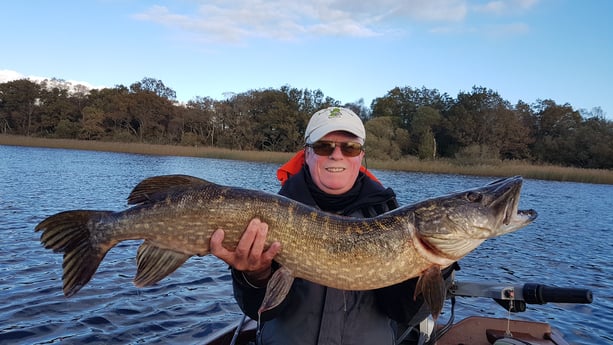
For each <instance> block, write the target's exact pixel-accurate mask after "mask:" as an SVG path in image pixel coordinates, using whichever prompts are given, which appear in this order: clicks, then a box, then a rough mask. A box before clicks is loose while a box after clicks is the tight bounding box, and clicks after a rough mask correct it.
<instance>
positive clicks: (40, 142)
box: [0, 135, 613, 184]
mask: <svg viewBox="0 0 613 345" xmlns="http://www.w3.org/2000/svg"><path fill="white" fill-rule="evenodd" d="M0 145H12V146H31V147H49V148H63V149H77V150H92V151H108V152H123V153H138V154H147V155H162V156H185V157H203V158H220V159H231V160H242V161H256V162H270V163H279V164H280V163H283V162H285V161H287V160H288V159H289V158H291V157H292V155H293V154H292V153H284V152H267V151H239V150H229V149H223V148H215V147H193V146H178V145H155V144H144V143H118V142H105V141H88V140H70V139H48V138H35V137H25V136H13V135H0ZM368 167H369V168H374V169H381V170H401V171H412V172H423V173H435V174H457V175H475V176H512V175H521V176H523V177H525V178H530V179H541V180H556V181H573V182H585V183H596V184H613V171H612V170H604V169H582V168H572V167H561V166H553V165H535V164H529V163H527V162H522V161H501V162H496V163H491V164H462V162H461V161H459V160H450V159H440V160H429V161H428V160H426V161H421V160H418V159H416V158H414V157H408V158H403V159H400V160H397V161H391V160H388V161H384V160H376V159H373V158H369V159H368Z"/></svg>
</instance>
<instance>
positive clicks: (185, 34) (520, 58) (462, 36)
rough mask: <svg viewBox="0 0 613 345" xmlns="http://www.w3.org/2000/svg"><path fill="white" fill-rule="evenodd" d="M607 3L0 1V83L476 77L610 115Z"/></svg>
mask: <svg viewBox="0 0 613 345" xmlns="http://www.w3.org/2000/svg"><path fill="white" fill-rule="evenodd" d="M611 13H613V1H609V0H589V1H577V0H498V1H487V0H484V1H479V0H369V1H354V0H316V1H308V0H279V1H277V0H271V1H265V0H226V1H223V0H219V1H197V0H176V1H139V0H97V1H85V0H83V1H30V0H23V1H4V2H2V5H0V32H2V33H3V34H2V37H3V38H2V45H1V47H2V48H1V50H2V53H1V54H0V82H5V81H7V80H11V79H15V78H24V77H29V78H32V79H36V78H52V77H55V78H60V79H64V80H67V81H73V82H78V83H82V84H84V85H87V86H90V87H113V86H115V85H118V84H123V85H125V86H129V85H130V84H132V83H134V82H136V81H140V80H142V79H143V78H144V77H150V78H155V79H159V80H162V81H163V82H164V84H165V85H166V86H167V87H170V88H172V89H173V90H175V91H176V93H177V98H178V99H179V100H181V101H187V100H190V99H193V98H194V97H196V96H202V97H211V98H213V99H218V100H220V99H223V98H224V94H225V93H227V92H235V93H240V92H245V91H248V90H252V89H264V88H279V87H281V86H283V85H290V86H291V87H295V88H298V89H304V88H308V89H312V90H313V89H320V90H321V91H323V93H324V94H325V95H326V96H330V97H333V98H335V99H337V100H339V101H341V102H342V103H346V102H355V101H357V100H359V99H360V98H363V99H364V101H365V103H366V105H370V102H371V101H372V99H374V98H376V97H381V96H384V95H385V94H386V93H387V92H388V91H389V90H391V89H392V88H394V87H396V86H400V87H404V86H410V87H414V88H421V87H422V86H425V87H427V88H429V89H437V90H439V91H440V92H441V93H443V92H446V93H448V94H449V95H450V96H452V97H456V96H457V94H458V92H460V91H470V90H471V88H472V87H473V86H474V85H477V86H483V87H486V88H490V89H492V90H495V91H497V92H498V93H499V94H500V95H501V96H502V97H503V98H504V99H506V100H508V101H510V102H511V103H512V104H515V103H516V102H517V101H518V100H523V101H524V102H527V103H533V102H535V101H536V100H537V99H552V100H554V101H555V102H556V103H558V104H564V103H569V104H571V105H572V106H573V107H574V108H575V109H587V110H592V108H594V107H601V108H602V110H603V111H604V113H605V114H606V117H607V118H608V119H613V87H611V82H612V81H613V24H611V19H610V16H611Z"/></svg>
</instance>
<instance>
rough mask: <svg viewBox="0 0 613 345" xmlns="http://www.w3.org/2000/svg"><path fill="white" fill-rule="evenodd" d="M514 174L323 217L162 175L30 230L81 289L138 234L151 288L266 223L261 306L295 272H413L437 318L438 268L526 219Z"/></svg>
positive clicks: (377, 276)
mask: <svg viewBox="0 0 613 345" xmlns="http://www.w3.org/2000/svg"><path fill="white" fill-rule="evenodd" d="M521 186H522V179H521V177H519V176H517V177H511V178H507V179H502V180H498V181H495V182H492V183H491V184H488V185H486V186H483V187H481V188H475V189H471V190H467V191H463V192H458V193H454V194H449V195H446V196H441V197H437V198H433V199H428V200H425V201H422V202H418V203H415V204H412V205H408V206H404V207H401V208H398V209H396V210H393V211H390V212H388V213H385V214H383V215H380V216H377V217H375V218H368V219H361V218H348V217H342V216H337V215H332V214H328V213H324V212H322V211H320V210H318V209H315V208H312V207H309V206H306V205H303V204H301V203H298V202H296V201H294V200H291V199H288V198H285V197H283V196H280V195H276V194H271V193H266V192H263V191H256V190H250V189H243V188H234V187H225V186H220V185H217V184H214V183H211V182H208V181H205V180H202V179H199V178H196V177H192V176H186V175H169V176H157V177H151V178H148V179H145V180H143V181H142V182H140V183H139V184H138V185H137V186H136V187H135V188H134V190H133V191H132V192H131V194H130V196H129V197H128V204H130V205H134V206H132V207H131V208H128V209H126V210H124V211H121V212H113V211H93V210H75V211H66V212H61V213H58V214H55V215H53V216H50V217H49V218H47V219H45V220H43V221H42V222H41V223H40V224H38V225H37V226H36V231H42V234H41V239H40V240H41V242H42V243H43V245H44V246H45V248H49V249H52V250H53V251H54V252H61V253H64V261H63V268H64V273H63V285H64V294H65V295H66V296H67V297H69V296H71V295H73V294H75V293H76V292H78V291H79V290H80V289H81V288H82V287H83V286H84V285H85V284H86V283H87V282H88V281H89V280H90V279H91V277H92V275H93V274H94V273H95V271H96V269H97V268H98V265H99V264H100V262H101V261H102V259H103V258H104V256H105V255H106V253H107V252H108V251H109V249H111V248H112V247H113V246H115V245H116V244H117V243H119V242H121V241H125V240H134V239H144V242H143V243H142V245H141V246H140V247H139V249H138V253H137V266H138V269H137V273H136V276H135V278H134V284H135V285H136V286H138V287H142V286H148V285H152V284H154V283H156V282H158V281H159V280H161V279H162V278H164V277H166V276H167V275H169V274H170V273H172V272H173V271H174V270H176V269H177V268H178V267H179V266H181V265H182V264H183V263H184V262H185V261H186V260H187V259H188V258H189V257H191V256H192V255H206V254H209V240H210V238H211V235H212V233H213V232H214V231H215V230H216V229H219V228H222V229H224V230H225V239H224V246H226V247H227V248H235V247H236V245H237V243H238V240H239V239H240V237H241V235H242V233H243V231H244V230H245V227H246V226H247V224H248V223H249V221H250V220H251V219H252V218H254V217H258V218H260V219H261V220H262V221H264V222H266V223H268V225H269V231H268V237H267V241H268V243H267V244H268V245H270V243H272V242H273V241H279V242H280V243H281V245H282V249H281V252H280V253H279V254H278V255H277V256H276V258H275V260H276V261H277V262H278V263H279V264H281V266H282V267H281V268H280V269H278V270H276V271H275V273H274V275H273V277H272V278H271V280H270V282H269V285H268V287H267V294H266V297H265V300H264V302H263V304H262V306H261V308H260V312H262V311H265V310H268V309H270V308H273V307H274V306H276V305H277V304H278V303H280V302H281V301H282V300H283V299H284V298H285V296H286V294H287V291H288V290H289V288H290V287H291V284H292V282H293V279H294V278H295V277H299V278H303V279H306V280H309V281H312V282H315V283H318V284H321V285H326V286H329V287H333V288H338V289H344V290H370V289H377V288H381V287H384V286H389V285H392V284H395V283H399V282H402V281H405V280H407V279H410V278H413V277H417V276H420V279H419V282H418V288H417V292H416V293H417V294H419V293H422V294H423V295H424V298H425V301H426V302H427V303H428V304H429V305H430V308H431V311H432V314H433V316H434V317H437V316H438V314H439V313H440V311H441V309H442V306H443V303H444V299H445V287H444V282H443V280H442V277H441V273H440V270H441V268H444V267H447V266H449V265H451V264H452V263H453V262H455V261H457V260H459V259H460V258H462V257H464V256H465V255H467V254H468V253H469V252H471V251H472V250H473V249H475V248H477V246H479V245H480V244H481V243H482V242H483V241H485V240H486V239H488V238H493V237H496V236H500V235H503V234H506V233H509V232H512V231H515V230H517V229H519V228H521V227H523V226H525V225H527V224H529V223H530V222H531V221H533V220H534V219H535V218H536V212H535V211H533V210H527V211H518V209H517V206H518V202H519V196H520V190H521Z"/></svg>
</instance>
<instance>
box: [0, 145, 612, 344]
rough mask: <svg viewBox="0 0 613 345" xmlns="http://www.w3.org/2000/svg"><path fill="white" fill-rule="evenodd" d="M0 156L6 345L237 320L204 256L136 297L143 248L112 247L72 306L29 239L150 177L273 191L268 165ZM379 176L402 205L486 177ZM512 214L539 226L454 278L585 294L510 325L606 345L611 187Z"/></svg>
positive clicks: (546, 198) (153, 339) (108, 205)
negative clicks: (547, 327)
mask: <svg viewBox="0 0 613 345" xmlns="http://www.w3.org/2000/svg"><path fill="white" fill-rule="evenodd" d="M0 157H2V158H1V160H2V163H1V164H0V179H1V180H2V187H1V189H0V216H1V218H0V219H2V223H3V224H2V227H1V228H0V236H1V237H2V249H3V251H4V254H3V255H2V256H0V292H1V296H2V297H0V298H2V303H1V304H0V343H31V344H49V343H58V342H62V343H85V342H87V343H100V344H102V343H136V342H142V343H188V344H191V343H198V340H199V339H201V338H202V337H204V336H205V335H207V334H209V333H210V332H211V331H213V330H215V329H219V328H221V327H223V326H225V325H227V324H229V323H231V322H233V321H235V320H237V319H238V318H239V315H240V314H239V310H238V308H237V307H236V305H235V304H234V300H233V298H232V291H231V283H230V276H229V272H228V270H227V267H226V265H225V264H223V263H222V262H221V261H219V260H217V259H216V258H214V257H211V256H208V257H200V258H191V259H190V260H188V262H187V263H186V264H185V265H183V266H182V267H181V268H179V269H178V270H177V271H176V272H175V273H173V274H172V275H171V276H170V277H167V278H165V279H164V280H162V281H161V282H160V283H158V284H157V285H156V286H153V287H150V288H143V289H137V288H136V287H134V286H133V285H132V283H131V280H132V277H133V275H134V274H135V271H136V267H135V254H136V248H137V246H138V245H139V242H138V241H126V242H123V243H121V244H119V245H118V246H117V247H115V248H113V249H112V250H111V251H110V252H109V254H108V255H107V256H106V258H105V260H104V261H103V262H102V264H101V265H100V268H99V269H98V271H97V273H96V274H95V275H94V277H93V279H92V280H91V281H90V282H89V283H88V284H87V286H85V287H84V288H83V289H82V290H81V291H80V292H79V293H78V294H77V295H75V296H73V297H71V298H70V299H66V298H64V297H63V295H62V291H61V286H62V282H61V279H62V278H61V265H62V258H61V256H60V255H57V254H53V253H51V252H49V251H48V250H45V249H43V248H42V247H41V245H40V243H39V241H38V236H39V235H38V234H37V233H35V232H34V231H33V229H34V227H35V225H36V224H37V223H38V222H40V221H41V220H42V219H43V218H44V217H46V216H48V215H51V214H53V213H56V212H60V211H65V210H68V209H81V208H83V209H108V210H121V209H123V208H125V207H126V202H125V200H126V197H127V195H128V193H129V192H130V190H131V188H132V187H133V186H134V185H136V184H137V183H138V182H139V181H140V180H142V179H143V178H146V177H149V176H153V175H162V174H188V175H194V176H198V177H201V178H204V179H208V180H210V181H212V182H215V183H219V184H226V185H232V186H241V187H247V188H252V189H261V190H266V191H269V192H276V191H277V190H278V187H279V186H278V183H277V181H276V179H275V171H276V168H277V166H276V165H273V164H262V163H246V162H237V161H229V160H216V159H201V158H184V157H157V156H146V155H134V154H117V153H104V152H89V151H75V150H58V149H43V148H22V147H10V146H0ZM375 174H376V175H377V176H378V177H379V179H380V180H381V181H382V182H383V183H384V184H385V185H387V186H390V187H392V188H393V189H394V190H395V191H396V193H397V194H398V198H399V201H400V202H401V204H408V203H412V202H416V201H419V200H421V199H424V198H428V197H432V196H437V195H440V194H444V193H448V192H452V191H457V190H463V189H467V188H471V187H476V186H480V185H483V184H485V183H488V182H490V181H491V180H492V179H491V178H481V177H466V176H455V175H433V174H416V173H405V172H387V171H375ZM520 207H521V208H534V209H536V210H537V211H538V212H539V218H538V219H537V220H536V222H535V223H534V224H532V225H530V226H528V227H527V228H525V229H522V230H520V231H518V232H516V233H513V234H510V235H506V236H503V237H500V238H496V239H493V240H490V241H486V242H485V243H484V244H483V245H481V247H479V248H478V249H477V250H476V251H474V252H472V253H471V254H469V255H468V256H467V257H466V258H464V259H463V260H462V261H461V262H460V264H461V267H462V270H461V271H460V272H459V273H458V279H459V280H466V281H468V280H471V281H472V280H490V281H491V280H494V281H500V282H503V283H509V284H511V283H517V284H519V283H524V282H537V283H544V284H548V285H556V286H565V287H585V288H589V289H592V291H593V292H594V296H595V300H594V303H593V304H590V305H568V304H566V305H565V304H547V305H542V306H541V305H539V306H534V305H529V306H528V311H527V312H525V313H520V314H515V315H513V317H514V318H517V319H531V320H537V321H544V322H550V323H551V324H552V325H553V326H554V327H555V328H558V329H559V330H560V331H562V333H564V334H565V337H566V339H567V340H568V341H569V342H571V343H573V344H584V343H606V342H607V341H609V342H610V341H612V340H613V338H611V336H610V334H613V326H612V325H613V322H612V321H613V316H612V315H613V312H612V311H613V299H612V298H611V297H609V292H610V290H611V287H612V283H611V277H613V268H612V267H611V264H610V262H611V261H612V258H613V254H611V253H612V252H613V250H612V249H613V248H612V247H613V241H612V236H611V228H612V227H613V215H612V212H611V210H612V209H613V186H606V185H590V184H580V183H561V182H547V181H535V180H528V181H526V182H525V184H524V189H523V192H522V200H521V202H520ZM447 313H448V312H447ZM447 313H444V314H443V316H442V318H443V319H445V318H446V317H447ZM472 314H485V315H493V316H497V317H506V312H505V311H504V310H503V309H502V308H500V307H498V306H497V305H496V304H495V303H494V302H493V301H489V300H486V299H482V300H474V299H470V300H468V299H460V300H459V301H458V304H457V305H456V320H457V319H459V318H461V317H464V316H468V315H472Z"/></svg>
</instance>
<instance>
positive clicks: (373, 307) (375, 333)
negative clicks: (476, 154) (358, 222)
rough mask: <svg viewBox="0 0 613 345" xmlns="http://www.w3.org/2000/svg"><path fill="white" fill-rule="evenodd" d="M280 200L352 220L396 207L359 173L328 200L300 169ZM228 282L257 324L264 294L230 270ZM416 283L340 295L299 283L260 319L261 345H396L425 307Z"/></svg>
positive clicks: (392, 198)
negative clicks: (404, 326)
mask: <svg viewBox="0 0 613 345" xmlns="http://www.w3.org/2000/svg"><path fill="white" fill-rule="evenodd" d="M279 194H281V195H284V196H287V197H289V198H291V199H294V200H297V201H300V202H302V203H304V204H307V205H311V206H315V207H319V208H321V209H323V210H324V211H332V212H334V213H339V214H343V215H348V216H355V217H373V216H376V215H378V214H381V213H384V212H387V211H389V210H391V209H394V208H396V207H398V203H397V201H396V196H395V193H394V192H393V191H392V190H391V189H390V188H384V187H383V186H381V185H380V184H379V183H377V182H374V181H373V180H371V179H370V178H368V177H367V176H366V175H365V174H363V173H360V174H359V176H358V179H357V180H356V184H355V185H354V188H353V189H352V190H351V191H349V192H348V193H347V194H346V195H344V196H340V197H339V196H329V197H326V196H325V195H324V194H323V192H321V191H319V190H317V187H315V185H314V183H313V182H312V180H311V179H310V175H309V172H308V169H307V168H304V169H302V170H301V171H300V172H299V173H298V174H296V175H294V176H292V177H291V178H290V179H289V180H287V181H286V183H285V184H284V185H283V187H282V188H281V190H280V192H279ZM335 198H337V199H335ZM273 268H274V265H273ZM232 276H233V286H234V296H235V298H236V300H237V302H238V304H239V306H240V307H241V309H242V310H243V312H244V313H245V314H247V315H248V316H249V317H251V318H253V319H255V320H257V317H258V315H257V309H258V308H259V306H260V304H261V302H262V299H263V297H264V291H265V289H264V288H261V289H257V288H253V287H252V286H250V285H249V284H247V283H246V282H245V281H244V279H243V276H242V274H241V273H240V272H236V271H234V270H233V274H232ZM416 282H417V278H415V279H410V280H408V281H406V282H403V283H400V284H396V285H393V286H390V287H386V288H382V289H377V290H370V291H343V290H338V289H334V288H329V287H325V286H321V285H318V284H315V283H312V282H309V281H306V280H303V279H299V278H297V279H295V280H294V283H293V285H292V289H291V290H290V292H289V294H288V296H287V298H286V299H285V301H284V302H283V303H282V304H281V305H280V306H278V307H277V308H275V309H273V310H270V311H268V312H265V313H264V314H263V315H262V320H261V321H262V329H261V336H260V339H259V341H260V344H264V345H269V344H309V345H314V344H326V345H328V344H331V345H332V344H347V345H348V344H363V345H368V344H373V345H375V344H377V345H379V344H394V340H395V336H396V334H395V333H396V332H395V329H396V324H395V321H399V322H403V323H406V322H408V321H409V320H410V319H412V318H413V317H414V316H415V314H416V313H417V312H418V311H419V309H420V307H421V306H422V304H423V300H422V299H421V298H418V299H417V301H414V300H413V291H414V289H415V284H416ZM419 314H420V316H418V318H419V319H423V318H425V317H426V316H427V315H428V314H429V311H428V310H427V308H423V310H422V311H420V312H419Z"/></svg>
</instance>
